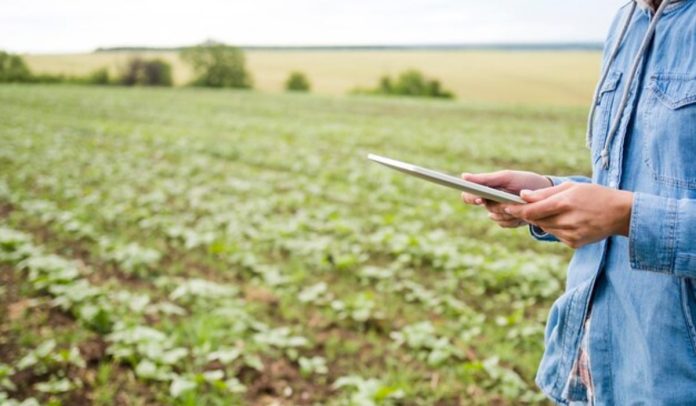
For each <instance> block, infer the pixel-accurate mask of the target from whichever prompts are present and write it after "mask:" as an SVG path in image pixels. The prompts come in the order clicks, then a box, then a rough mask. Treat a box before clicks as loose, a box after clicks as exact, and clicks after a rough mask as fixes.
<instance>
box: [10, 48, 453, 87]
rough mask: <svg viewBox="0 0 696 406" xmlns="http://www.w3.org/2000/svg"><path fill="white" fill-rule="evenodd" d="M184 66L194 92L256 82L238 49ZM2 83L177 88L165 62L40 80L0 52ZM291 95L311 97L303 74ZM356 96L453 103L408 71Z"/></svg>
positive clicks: (292, 77)
mask: <svg viewBox="0 0 696 406" xmlns="http://www.w3.org/2000/svg"><path fill="white" fill-rule="evenodd" d="M179 55H180V57H181V60H182V61H184V62H185V63H187V64H188V65H189V66H191V68H192V69H193V72H194V75H193V80H192V81H191V82H190V83H189V85H191V86H200V87H215V88H237V89H251V88H253V78H252V75H251V73H250V72H249V71H248V70H247V67H246V58H245V55H244V52H243V51H242V50H241V49H240V48H237V47H234V46H230V45H225V44H219V43H212V44H211V43H206V44H203V45H198V46H193V47H187V48H183V49H182V50H181V51H180V53H179ZM0 83H73V84H93V85H122V86H172V85H173V77H172V67H171V64H169V63H168V62H167V61H165V60H163V59H161V58H144V57H139V56H135V57H133V58H131V59H129V60H128V62H127V63H126V65H125V66H124V67H122V68H121V69H120V71H119V72H118V74H117V75H112V74H111V73H110V71H109V69H108V68H106V67H103V68H99V69H97V70H95V71H93V72H91V73H89V74H87V75H84V76H70V75H56V74H35V73H33V72H32V71H31V70H30V69H29V67H28V65H27V64H26V62H25V61H24V60H23V59H22V57H21V56H20V55H14V54H9V53H7V52H3V51H0ZM285 89H286V90H288V91H297V92H308V91H310V90H311V83H310V81H309V78H308V77H307V75H305V74H304V73H303V72H299V71H294V72H291V73H290V74H289V75H288V77H287V80H286V82H285ZM353 93H360V94H383V95H399V96H420V97H437V98H453V97H454V96H453V94H452V93H451V92H449V91H447V90H444V89H443V88H442V86H441V84H440V82H439V81H438V80H435V79H429V78H426V77H425V76H424V75H423V74H422V73H421V72H419V71H417V70H407V71H404V72H402V73H401V74H400V75H398V76H397V77H395V78H394V79H392V78H390V77H388V76H385V77H383V78H381V79H380V81H379V82H378V84H377V86H376V87H375V88H372V89H356V90H354V91H353Z"/></svg>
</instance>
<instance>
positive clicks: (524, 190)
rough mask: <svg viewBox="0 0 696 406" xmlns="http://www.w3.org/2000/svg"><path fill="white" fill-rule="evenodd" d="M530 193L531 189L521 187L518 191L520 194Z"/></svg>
mask: <svg viewBox="0 0 696 406" xmlns="http://www.w3.org/2000/svg"><path fill="white" fill-rule="evenodd" d="M530 193H532V191H531V190H529V189H522V191H520V195H528V194H530Z"/></svg>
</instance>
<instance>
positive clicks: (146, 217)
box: [0, 58, 588, 405]
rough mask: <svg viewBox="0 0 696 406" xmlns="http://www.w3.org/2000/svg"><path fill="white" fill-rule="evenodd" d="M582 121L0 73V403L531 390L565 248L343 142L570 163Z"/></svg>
mask: <svg viewBox="0 0 696 406" xmlns="http://www.w3.org/2000/svg"><path fill="white" fill-rule="evenodd" d="M252 59H253V58H252ZM510 90H511V92H516V91H519V89H510ZM503 97H507V96H503ZM585 119H586V109H585V108H575V107H556V108H549V107H539V108H532V107H509V106H506V105H504V104H498V105H496V104H492V103H473V102H466V101H461V100H460V101H456V102H444V101H424V100H406V99H398V98H371V97H358V96H351V97H331V96H316V95H291V94H267V93H262V92H244V91H214V90H203V89H190V88H174V89H139V88H135V89H127V88H109V87H103V88H100V87H87V86H85V87H71V86H61V85H55V86H38V85H37V86H31V85H25V86H20V85H5V86H1V87H0V140H1V142H2V147H1V148H0V403H2V402H3V401H2V399H3V398H4V397H7V396H9V397H11V398H15V399H25V398H29V397H33V398H36V399H39V400H41V401H42V402H53V403H50V404H54V405H55V404H64V405H80V404H96V405H114V404H115V405H126V404H128V405H144V404H175V405H203V404H206V405H228V404H252V405H313V404H317V405H319V404H321V405H373V404H374V405H378V404H379V405H382V404H387V405H388V404H394V405H435V404H437V405H457V404H466V405H468V404H491V403H494V404H521V403H539V402H543V397H541V396H540V395H539V393H538V391H537V390H536V388H535V386H534V383H533V376H534V373H535V369H536V366H537V363H538V360H539V358H540V356H541V352H542V338H543V327H544V322H545V319H546V316H547V311H548V308H549V306H550V304H551V303H552V302H553V300H554V299H555V297H556V296H557V295H558V294H559V293H560V292H561V291H562V288H563V285H564V279H565V267H566V261H567V260H568V259H569V257H570V254H571V252H570V250H569V249H566V248H564V247H562V246H560V245H555V244H544V243H537V242H535V241H533V240H532V239H531V238H530V237H529V236H528V234H527V231H526V230H524V229H517V230H502V229H498V228H495V227H494V226H492V225H491V223H490V222H489V221H488V220H487V215H486V214H485V213H484V212H483V211H482V210H480V209H478V208H469V207H464V206H463V205H462V204H461V203H460V202H459V199H458V198H459V196H458V194H457V193H456V192H452V191H449V190H446V189H443V188H440V187H437V186H433V185H429V184H425V183H424V182H422V181H419V180H417V179H411V178H407V177H405V176H403V175H400V174H395V173H392V172H391V171H387V170H385V169H383V168H381V167H377V166H376V165H374V164H370V163H368V162H366V160H365V155H366V153H367V152H375V153H382V154H385V155H390V156H395V157H399V158H402V159H404V160H411V161H414V162H419V163H422V164H423V165H429V166H432V167H435V168H440V169H443V170H446V171H449V172H452V173H457V172H460V171H464V170H466V171H484V170H492V169H497V168H503V167H506V168H518V169H525V170H533V171H538V172H542V173H554V174H577V173H585V172H586V171H587V167H588V165H587V163H586V155H587V153H586V150H585V149H584V147H583V144H584V137H583V132H584V124H585ZM61 402H62V403H61Z"/></svg>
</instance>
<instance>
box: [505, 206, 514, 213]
mask: <svg viewBox="0 0 696 406" xmlns="http://www.w3.org/2000/svg"><path fill="white" fill-rule="evenodd" d="M503 211H504V212H505V213H507V214H512V213H511V212H512V210H510V208H509V207H506V208H504V209H503Z"/></svg>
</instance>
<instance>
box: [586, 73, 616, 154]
mask: <svg viewBox="0 0 696 406" xmlns="http://www.w3.org/2000/svg"><path fill="white" fill-rule="evenodd" d="M620 82H621V72H617V71H611V72H609V75H608V76H607V80H606V81H605V82H604V85H603V86H602V89H600V91H599V94H598V95H597V101H596V103H597V105H596V106H595V108H596V110H595V116H594V121H593V122H592V145H591V150H592V162H597V160H598V159H599V157H600V153H601V152H602V148H604V141H605V140H606V138H607V133H608V132H609V125H610V122H611V113H612V110H613V106H614V99H615V98H616V93H617V90H618V88H619V83H620Z"/></svg>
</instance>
